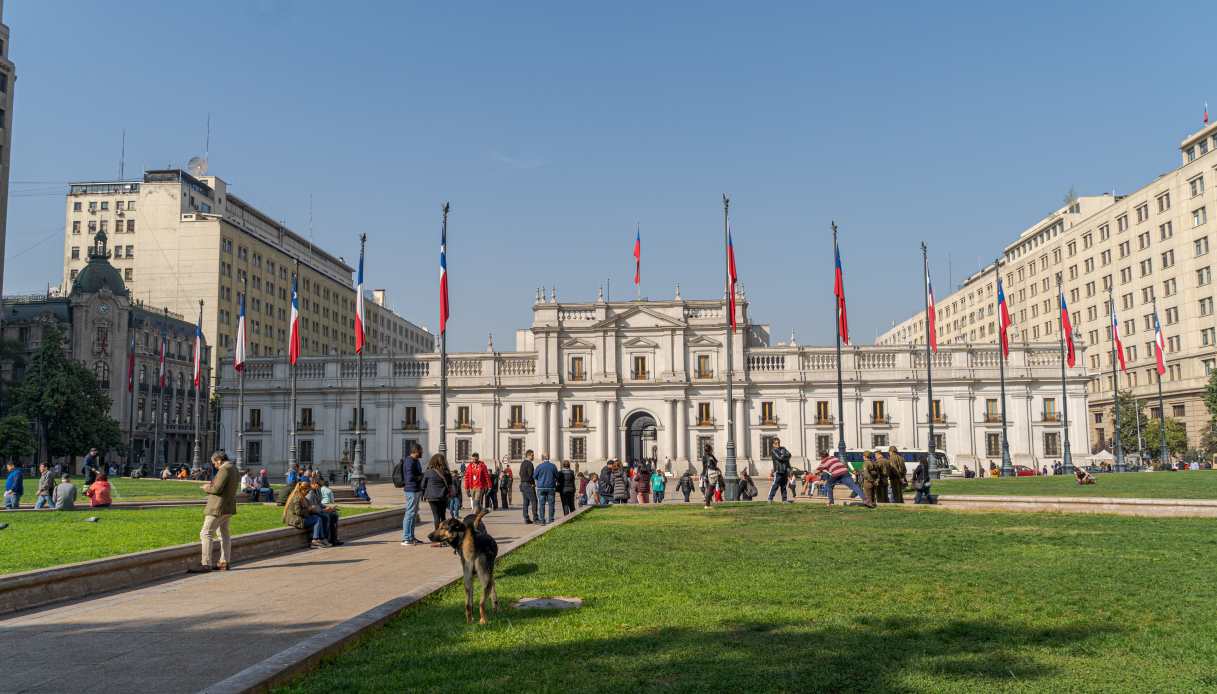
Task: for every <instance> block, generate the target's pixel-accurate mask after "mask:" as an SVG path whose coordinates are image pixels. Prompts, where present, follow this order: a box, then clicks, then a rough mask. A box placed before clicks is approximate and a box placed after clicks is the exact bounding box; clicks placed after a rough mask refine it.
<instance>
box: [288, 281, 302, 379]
mask: <svg viewBox="0 0 1217 694" xmlns="http://www.w3.org/2000/svg"><path fill="white" fill-rule="evenodd" d="M296 279H297V278H296V275H294V274H293V275H292V317H291V326H290V327H289V328H288V330H290V331H291V332H290V333H289V334H288V336H287V360H288V361H289V362H291V364H292V365H293V366H295V364H296V361H298V360H299V359H300V295H299V294H298V293H297V292H296Z"/></svg>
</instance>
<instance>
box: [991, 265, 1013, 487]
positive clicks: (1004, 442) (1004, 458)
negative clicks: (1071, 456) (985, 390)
mask: <svg viewBox="0 0 1217 694" xmlns="http://www.w3.org/2000/svg"><path fill="white" fill-rule="evenodd" d="M999 263H1000V258H999V259H997V260H994V261H993V272H994V273H995V274H996V275H997V282H998V284H1001V266H1000V264H999ZM1003 296H1004V295H1003ZM1001 298H1002V297H1000V296H999V297H998V304H997V321H998V323H999V324H1000V323H1001V321H1002V315H1003V314H1002V312H1001V309H1002V307H1001ZM1000 332H1001V335H1000V337H999V339H1000V340H1001V341H1004V345H1005V346H1007V347H1008V346H1009V344H1010V342H1009V338H1008V337H1007V336H1006V332H1005V326H1002V329H1001V331H1000ZM997 373H998V378H999V379H1000V380H1001V474H1002V477H1007V476H1009V475H1010V474H1011V473H1012V472H1014V463H1013V462H1012V461H1011V460H1010V431H1009V428H1008V423H1007V420H1006V351H1005V347H1003V346H1002V345H998V354H997Z"/></svg>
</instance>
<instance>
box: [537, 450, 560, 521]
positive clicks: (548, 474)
mask: <svg viewBox="0 0 1217 694" xmlns="http://www.w3.org/2000/svg"><path fill="white" fill-rule="evenodd" d="M533 481H534V482H536V484H537V509H538V511H539V515H538V517H537V520H538V522H539V523H540V524H541V525H549V524H550V523H552V522H553V521H554V491H555V490H556V489H557V484H558V468H557V467H555V466H554V464H553V463H552V462H550V460H549V454H548V453H546V454H543V455H542V456H541V464H540V465H538V466H537V467H536V469H535V470H533Z"/></svg>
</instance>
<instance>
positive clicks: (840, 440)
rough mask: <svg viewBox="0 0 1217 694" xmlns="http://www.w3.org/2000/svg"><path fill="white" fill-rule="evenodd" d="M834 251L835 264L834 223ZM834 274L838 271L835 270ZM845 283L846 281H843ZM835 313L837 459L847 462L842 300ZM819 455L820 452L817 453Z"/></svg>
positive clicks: (835, 300) (835, 304) (834, 235)
mask: <svg viewBox="0 0 1217 694" xmlns="http://www.w3.org/2000/svg"><path fill="white" fill-rule="evenodd" d="M832 250H833V258H834V262H835V259H836V256H837V255H838V252H837V223H836V222H835V221H834V222H833V223H832ZM833 271H834V272H835V271H836V269H835V268H834V270H833ZM842 281H844V280H842ZM833 312H834V313H835V314H836V316H837V320H836V321H834V322H835V323H836V324H837V459H839V460H840V461H841V462H845V384H844V381H843V379H842V377H841V299H840V297H837V296H834V297H833ZM816 453H817V454H818V453H819V451H816Z"/></svg>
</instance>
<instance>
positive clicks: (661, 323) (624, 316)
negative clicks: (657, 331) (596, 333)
mask: <svg viewBox="0 0 1217 694" xmlns="http://www.w3.org/2000/svg"><path fill="white" fill-rule="evenodd" d="M685 325H686V324H685V322H684V321H683V320H678V319H675V318H672V317H671V316H665V315H664V314H662V313H660V312H659V311H656V310H654V309H651V308H647V307H646V306H633V307H630V308H628V309H626V310H625V311H622V312H621V313H618V314H616V315H614V316H610V317H608V318H607V319H605V320H603V321H601V322H600V323H597V324H596V325H594V326H592V327H593V328H596V329H605V328H611V329H617V330H622V329H629V328H635V329H636V328H684V327H685Z"/></svg>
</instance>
